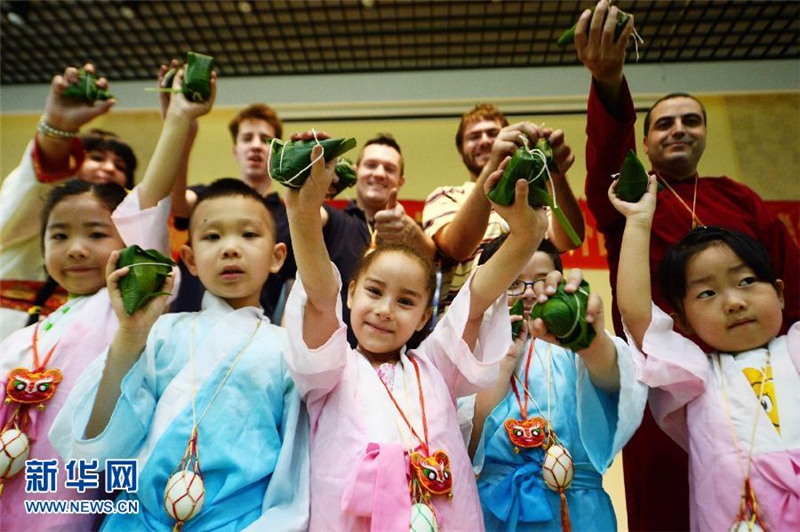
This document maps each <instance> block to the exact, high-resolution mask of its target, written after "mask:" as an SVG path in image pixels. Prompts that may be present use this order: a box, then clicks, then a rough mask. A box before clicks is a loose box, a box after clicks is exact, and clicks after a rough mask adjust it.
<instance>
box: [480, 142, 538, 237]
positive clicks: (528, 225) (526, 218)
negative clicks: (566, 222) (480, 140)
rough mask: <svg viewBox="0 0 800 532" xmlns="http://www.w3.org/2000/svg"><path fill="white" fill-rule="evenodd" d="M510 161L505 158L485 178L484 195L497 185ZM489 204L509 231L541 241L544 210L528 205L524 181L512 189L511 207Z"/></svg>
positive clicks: (519, 181) (526, 187)
mask: <svg viewBox="0 0 800 532" xmlns="http://www.w3.org/2000/svg"><path fill="white" fill-rule="evenodd" d="M510 160H511V157H506V158H505V159H504V160H503V162H501V163H500V166H499V167H498V168H497V170H495V171H494V172H492V173H491V174H489V175H488V176H487V177H486V181H485V182H484V183H483V191H484V193H485V194H488V193H489V191H491V190H492V189H493V188H494V187H495V185H497V182H498V181H499V180H500V178H501V177H502V176H503V171H504V170H505V168H506V166H507V165H508V163H509V161H510ZM487 199H488V197H487ZM489 202H490V203H491V204H492V208H494V210H495V211H497V214H499V215H500V216H501V217H502V218H503V219H504V220H505V221H506V222H508V227H509V230H510V231H512V232H518V233H519V234H523V233H525V234H529V235H530V237H531V239H537V238H538V239H540V240H541V239H542V238H544V235H545V232H546V231H547V212H546V211H545V210H544V208H538V209H534V208H533V207H531V206H530V205H529V204H528V183H527V182H526V181H525V180H524V179H520V180H518V181H517V183H516V185H515V188H514V203H512V204H511V205H509V206H503V205H498V204H497V203H494V202H492V201H491V200H489Z"/></svg>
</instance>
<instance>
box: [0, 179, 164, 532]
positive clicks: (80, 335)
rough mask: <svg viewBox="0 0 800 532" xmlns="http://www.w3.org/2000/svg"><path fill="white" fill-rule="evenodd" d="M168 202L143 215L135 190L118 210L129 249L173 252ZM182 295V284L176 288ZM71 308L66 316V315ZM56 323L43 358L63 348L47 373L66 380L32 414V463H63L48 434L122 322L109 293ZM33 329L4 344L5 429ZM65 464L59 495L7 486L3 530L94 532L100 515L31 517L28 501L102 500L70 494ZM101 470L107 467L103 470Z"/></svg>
mask: <svg viewBox="0 0 800 532" xmlns="http://www.w3.org/2000/svg"><path fill="white" fill-rule="evenodd" d="M169 209H170V202H169V199H168V198H167V199H164V200H162V201H161V202H160V203H159V204H158V205H157V206H156V207H153V208H151V209H146V210H144V211H141V210H140V209H139V194H138V192H137V189H134V190H133V192H131V193H130V194H129V195H128V197H127V198H125V200H124V201H123V202H122V203H121V204H120V205H119V206H118V207H117V209H116V210H115V211H114V214H113V215H112V219H113V220H114V224H115V225H116V227H117V231H118V232H119V234H120V236H121V237H122V240H123V241H124V242H125V244H126V245H132V244H138V245H139V246H141V247H143V248H145V249H150V248H155V249H158V250H160V251H161V252H162V253H165V254H166V253H168V252H169V241H168V239H167V217H168V216H169ZM176 289H177V284H176ZM66 307H70V310H69V311H68V312H66V313H62V310H63V309H64V308H66ZM47 321H52V322H53V327H52V329H50V330H49V331H46V332H45V331H44V323H42V325H41V326H40V330H39V356H40V357H42V358H44V357H45V356H46V354H47V353H48V352H49V351H50V349H51V347H52V346H53V345H55V344H56V342H58V346H57V347H56V350H55V352H54V353H53V357H52V358H51V359H50V363H49V364H48V368H57V369H59V370H60V371H61V373H62V375H63V380H62V381H61V382H60V383H59V384H58V388H57V389H56V392H55V394H54V395H53V397H52V398H51V399H50V400H49V401H48V402H46V403H45V408H44V410H43V411H41V412H36V411H35V409H31V410H29V411H30V412H31V418H32V423H31V427H30V428H29V429H28V431H27V433H28V437H29V440H30V455H29V457H28V458H29V459H37V460H50V459H54V458H55V459H59V456H58V454H57V453H56V450H55V449H54V448H53V446H52V444H51V443H50V440H49V439H48V432H49V430H50V426H51V425H52V423H53V420H54V419H55V417H56V415H57V414H58V412H59V410H60V409H61V407H62V406H63V404H64V402H65V401H66V400H67V396H69V392H70V390H71V389H72V387H73V385H74V384H75V382H76V381H77V380H78V377H79V376H80V375H81V373H82V372H83V370H84V369H85V368H86V367H87V366H88V365H89V364H90V363H91V362H92V361H93V360H94V359H95V358H96V357H97V356H98V355H100V354H102V353H103V351H104V350H105V348H106V347H107V346H108V345H109V344H110V343H111V340H112V339H113V338H114V333H115V332H116V331H117V327H118V326H119V321H118V320H117V317H116V315H115V314H114V311H113V310H112V308H111V301H110V300H109V297H108V290H107V289H106V288H102V289H101V290H100V291H98V292H96V293H94V294H92V295H90V296H81V297H77V298H72V299H70V300H69V301H68V302H67V303H66V304H65V305H63V306H62V307H61V308H59V309H58V310H56V311H55V312H53V313H52V314H51V315H50V316H48V319H47ZM33 328H34V326H30V327H26V328H24V329H19V330H17V331H15V332H14V333H12V334H11V335H10V336H9V337H8V338H6V339H5V340H4V341H3V343H2V344H0V351H2V361H1V362H0V379H2V380H1V381H0V386H2V389H0V405H2V407H1V408H2V409H0V414H1V415H2V422H3V423H5V420H6V419H7V416H8V415H9V414H10V412H8V410H9V409H10V407H11V406H13V405H8V406H6V405H5V404H4V402H3V401H4V400H5V396H6V382H7V377H8V373H9V372H10V371H11V370H12V369H14V368H16V367H19V366H23V367H26V368H28V369H32V366H33V349H32V340H33ZM65 465H66V463H65V462H64V461H62V460H60V459H59V461H58V476H57V486H58V489H57V490H56V492H55V493H25V470H24V469H23V470H22V471H20V472H19V473H17V474H16V475H15V476H13V477H11V478H10V479H7V481H6V482H5V491H4V492H3V496H2V497H0V530H36V531H37V532H42V531H46V530H70V531H71V532H80V531H83V530H92V529H93V528H94V526H93V525H94V524H95V520H96V519H97V517H96V516H95V515H77V514H76V515H71V514H49V515H48V514H27V513H26V512H25V507H24V504H23V501H24V500H79V499H84V500H97V499H101V498H104V497H103V484H102V477H101V484H100V489H99V490H94V489H88V490H86V492H84V493H82V494H81V493H79V492H78V491H77V490H74V489H66V488H65V487H64V481H65V480H66V479H67V476H66V475H67V473H66V469H65ZM100 466H102V464H100Z"/></svg>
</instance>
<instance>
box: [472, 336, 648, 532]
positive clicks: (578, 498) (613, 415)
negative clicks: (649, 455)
mask: <svg viewBox="0 0 800 532" xmlns="http://www.w3.org/2000/svg"><path fill="white" fill-rule="evenodd" d="M601 334H605V333H601ZM531 341H532V340H531V339H529V340H528V342H527V343H526V345H525V347H524V351H523V356H521V357H519V360H518V361H517V367H516V369H515V372H516V374H517V376H519V378H520V380H524V378H525V377H524V376H525V366H526V363H527V360H528V350H529V348H530V342H531ZM614 345H615V346H616V348H617V365H618V368H619V373H620V390H619V391H618V392H613V393H609V392H606V391H604V390H601V389H600V388H598V387H596V386H595V385H594V384H593V383H592V380H591V378H590V376H589V372H588V370H587V369H586V366H585V365H584V364H583V361H582V359H581V358H580V356H579V355H576V354H575V353H574V352H572V351H570V350H567V349H564V348H563V347H560V346H557V345H552V344H548V343H547V342H544V341H543V340H536V341H535V343H534V346H535V347H534V350H533V351H532V352H531V353H530V356H531V357H532V360H531V363H530V368H529V370H528V382H527V387H528V392H529V393H530V394H531V396H532V397H533V400H530V399H529V400H528V406H527V417H528V419H530V418H532V417H536V416H540V417H543V418H545V419H547V418H548V416H549V419H550V422H551V423H552V426H553V429H554V430H555V433H556V434H557V435H558V438H559V440H561V443H562V444H563V445H564V447H566V449H567V451H569V453H570V455H571V456H572V460H573V466H574V478H573V480H572V484H571V485H570V486H569V488H567V489H566V491H565V494H566V497H567V502H568V504H569V510H570V512H569V513H570V520H571V522H572V529H573V530H604V531H611V530H616V527H617V520H616V516H615V514H614V508H613V506H612V504H611V499H610V498H609V496H608V494H607V493H606V492H605V490H604V489H603V473H605V471H606V470H607V469H608V467H609V466H610V465H611V462H612V460H613V459H614V457H615V456H616V455H617V453H619V452H620V450H621V449H622V447H623V446H624V445H625V443H627V441H628V439H630V437H631V435H632V434H633V433H634V431H635V430H636V429H637V428H638V426H639V422H640V421H641V419H642V413H643V412H644V406H645V403H646V401H647V387H646V386H644V385H643V384H641V383H640V382H638V381H637V380H636V378H635V376H634V369H633V360H632V358H631V354H630V348H629V347H628V345H627V344H626V343H625V342H624V341H622V340H621V339H620V338H614ZM548 353H550V354H551V362H550V363H549V364H548ZM548 366H549V367H550V369H549V371H550V375H551V377H550V382H549V388H550V390H549V394H548ZM517 389H518V391H519V394H520V398H521V400H522V401H523V404H524V402H525V397H524V391H523V387H522V385H520V384H519V382H518V383H517ZM548 395H549V400H548ZM548 401H549V404H548ZM537 405H538V407H537ZM510 418H513V419H518V420H521V419H522V414H521V412H520V407H519V403H518V401H517V396H516V395H515V394H514V391H513V390H512V389H511V388H510V387H509V393H507V394H506V396H505V398H503V400H502V401H501V402H500V403H499V404H498V405H497V406H496V407H495V408H494V410H492V412H491V414H490V415H489V416H488V417H487V418H486V421H485V423H484V427H483V432H482V435H481V440H480V442H479V444H478V447H477V450H476V453H475V458H474V460H473V464H474V466H475V473H476V475H478V493H479V494H480V496H481V505H482V506H483V515H484V521H485V523H486V529H487V530H506V531H513V530H517V531H543V530H550V531H553V532H560V531H561V498H560V496H559V494H558V493H557V492H555V491H553V490H551V489H550V488H548V487H547V485H546V484H545V483H544V481H543V480H542V463H543V460H544V451H543V450H542V449H541V447H539V448H531V449H523V448H520V449H519V453H515V452H514V445H513V444H512V443H511V440H510V439H509V437H508V432H507V431H506V428H505V426H504V423H505V421H506V420H507V419H510Z"/></svg>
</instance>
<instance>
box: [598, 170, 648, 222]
mask: <svg viewBox="0 0 800 532" xmlns="http://www.w3.org/2000/svg"><path fill="white" fill-rule="evenodd" d="M648 179H649V180H648V183H647V191H646V192H645V193H644V194H643V195H642V197H641V198H640V199H639V201H638V202H636V203H630V202H627V201H623V200H621V199H620V198H619V196H617V185H618V184H619V180H615V181H614V182H613V183H611V186H610V187H609V188H608V199H609V200H610V201H611V204H612V205H613V206H614V208H615V209H617V210H618V211H619V212H620V214H622V215H623V216H624V217H625V218H626V219H627V220H628V221H641V222H646V223H648V224H649V223H650V222H652V221H653V215H654V213H655V212H656V194H657V192H658V181H657V180H656V176H654V175H651V176H649V178H648Z"/></svg>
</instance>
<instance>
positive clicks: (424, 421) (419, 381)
mask: <svg viewBox="0 0 800 532" xmlns="http://www.w3.org/2000/svg"><path fill="white" fill-rule="evenodd" d="M408 359H409V360H410V361H411V363H412V364H413V365H414V373H416V375H417V387H418V388H419V404H420V407H421V408H422V429H423V431H424V434H425V439H424V440H423V439H422V438H420V437H419V434H417V431H416V430H414V427H413V426H412V425H411V422H410V421H408V418H407V417H406V414H405V412H403V409H402V408H400V405H399V404H397V400H396V399H395V398H394V395H393V394H392V391H391V390H390V389H389V386H387V385H386V383H385V382H383V379H381V378H380V377H378V379H379V380H380V381H381V383H382V384H383V387H384V388H386V393H388V394H389V399H391V400H392V403H394V406H395V408H397V411H398V412H400V417H401V418H403V421H404V422H405V424H406V425H407V426H408V429H409V430H410V431H411V434H413V435H414V437H415V438H417V439H418V440H419V442H420V444H421V445H422V446H423V448H424V449H425V455H426V456H430V448H429V447H428V418H427V416H426V415H425V396H424V395H423V394H422V379H421V378H420V375H419V365H417V361H416V360H414V357H411V356H409V357H408Z"/></svg>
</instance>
